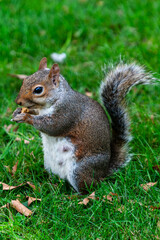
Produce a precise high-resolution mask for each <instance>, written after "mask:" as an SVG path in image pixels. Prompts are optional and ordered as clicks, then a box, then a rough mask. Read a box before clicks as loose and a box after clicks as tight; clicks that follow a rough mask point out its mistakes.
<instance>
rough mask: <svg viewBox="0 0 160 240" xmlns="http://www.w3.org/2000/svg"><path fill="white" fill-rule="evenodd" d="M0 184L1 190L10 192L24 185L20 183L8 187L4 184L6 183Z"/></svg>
mask: <svg viewBox="0 0 160 240" xmlns="http://www.w3.org/2000/svg"><path fill="white" fill-rule="evenodd" d="M0 184H2V186H3V188H2V189H3V190H12V189H15V188H18V187H20V186H22V185H24V183H21V184H19V185H18V186H10V185H8V184H6V183H2V182H0Z"/></svg>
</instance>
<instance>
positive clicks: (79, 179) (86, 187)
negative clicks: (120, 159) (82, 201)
mask: <svg viewBox="0 0 160 240" xmlns="http://www.w3.org/2000/svg"><path fill="white" fill-rule="evenodd" d="M109 159H110V156H109V154H97V155H95V156H90V157H85V158H83V159H82V160H81V161H80V162H77V164H76V168H75V170H74V171H73V175H72V180H73V181H74V186H73V184H72V183H71V185H72V186H73V187H74V188H75V190H76V191H78V192H79V193H81V194H87V193H88V192H89V191H90V190H92V189H93V188H95V187H96V185H97V184H98V182H100V181H101V180H103V179H104V178H105V177H107V175H108V165H109ZM69 182H70V181H69Z"/></svg>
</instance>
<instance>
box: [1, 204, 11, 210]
mask: <svg viewBox="0 0 160 240" xmlns="http://www.w3.org/2000/svg"><path fill="white" fill-rule="evenodd" d="M1 208H9V203H7V204H5V205H3V206H2V207H0V209H1Z"/></svg>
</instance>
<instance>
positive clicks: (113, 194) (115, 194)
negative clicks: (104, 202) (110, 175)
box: [109, 192, 118, 197]
mask: <svg viewBox="0 0 160 240" xmlns="http://www.w3.org/2000/svg"><path fill="white" fill-rule="evenodd" d="M109 194H110V195H112V196H117V197H118V194H117V193H113V192H110V193H109Z"/></svg>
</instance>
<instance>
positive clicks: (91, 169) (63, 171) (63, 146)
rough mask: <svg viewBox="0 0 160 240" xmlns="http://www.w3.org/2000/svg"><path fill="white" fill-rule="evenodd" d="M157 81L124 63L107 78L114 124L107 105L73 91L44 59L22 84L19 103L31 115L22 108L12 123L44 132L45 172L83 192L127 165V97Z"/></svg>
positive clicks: (104, 87) (105, 91)
mask: <svg viewBox="0 0 160 240" xmlns="http://www.w3.org/2000/svg"><path fill="white" fill-rule="evenodd" d="M153 80H154V79H153V78H152V76H151V75H150V74H147V73H145V71H144V69H143V68H142V67H140V66H138V65H135V64H129V65H127V64H119V65H117V66H116V67H115V68H113V69H112V70H111V71H110V72H109V73H108V74H107V75H106V77H105V79H104V81H103V82H102V84H101V87H100V95H101V98H102V102H103V105H104V107H105V108H106V110H107V112H108V113H109V115H110V117H111V126H110V124H109V120H108V117H107V115H106V113H105V111H104V109H103V108H102V106H101V105H100V104H99V103H98V102H96V101H95V100H93V99H91V98H89V97H87V96H85V95H82V94H80V93H79V92H76V91H74V90H73V89H72V88H71V87H70V86H69V84H68V82H67V81H66V80H65V78H64V77H63V76H62V75H61V74H60V69H59V66H58V64H53V66H52V67H51V69H48V68H47V59H46V58H42V60H41V62H40V65H39V70H38V71H37V72H35V73H34V74H32V75H31V76H28V77H26V78H25V79H24V80H23V84H22V87H21V89H20V92H19V94H18V97H17V99H16V103H17V104H18V105H21V106H24V107H26V108H27V112H25V111H22V109H21V108H17V109H16V110H15V111H14V113H13V119H12V120H13V121H15V122H18V123H22V122H24V123H28V124H31V125H33V126H34V127H35V128H36V129H38V130H39V131H40V132H41V136H42V142H43V151H44V166H45V168H46V169H47V170H48V171H49V172H52V173H53V174H57V175H58V176H59V177H60V178H63V179H66V180H68V181H69V183H70V184H71V185H72V186H73V188H74V189H75V190H76V191H77V192H79V193H82V194H83V193H86V190H87V189H88V188H89V187H90V186H92V185H93V186H94V185H96V184H97V183H98V182H100V181H102V180H104V179H105V178H106V177H107V176H109V175H110V174H112V173H113V172H115V171H117V170H118V169H119V168H120V167H122V166H124V165H125V164H126V163H127V162H128V160H129V154H128V148H127V144H128V141H129V120H128V118H127V113H126V107H125V99H124V98H125V95H126V94H127V92H128V91H129V90H130V89H131V88H132V87H133V86H134V85H137V84H149V83H152V82H153Z"/></svg>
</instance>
